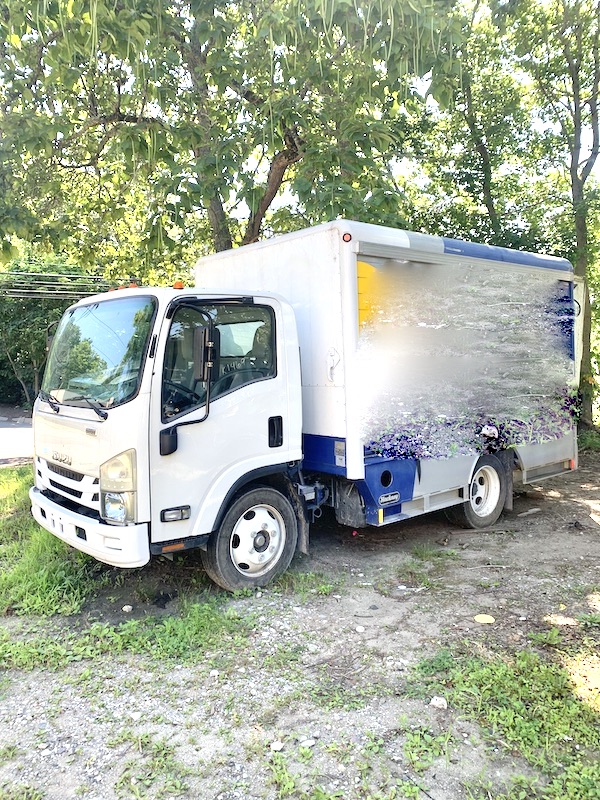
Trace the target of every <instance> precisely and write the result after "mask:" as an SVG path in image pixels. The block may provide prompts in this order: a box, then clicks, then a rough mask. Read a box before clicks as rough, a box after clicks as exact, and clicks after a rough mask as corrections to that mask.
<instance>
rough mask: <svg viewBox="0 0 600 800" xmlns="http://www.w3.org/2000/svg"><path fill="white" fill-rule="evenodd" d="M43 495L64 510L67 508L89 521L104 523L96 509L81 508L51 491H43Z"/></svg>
mask: <svg viewBox="0 0 600 800" xmlns="http://www.w3.org/2000/svg"><path fill="white" fill-rule="evenodd" d="M42 494H43V495H44V497H47V498H48V500H52V502H53V503H56V504H57V505H59V506H62V508H66V509H68V510H69V511H74V512H75V513H76V514H82V515H83V516H86V517H89V519H93V520H96V521H97V522H103V521H104V520H102V519H101V517H100V514H99V513H98V512H97V511H96V510H95V509H93V508H87V507H86V506H80V505H78V504H77V503H75V502H73V501H72V500H68V499H67V498H66V497H61V495H59V494H55V492H52V491H51V490H50V489H42Z"/></svg>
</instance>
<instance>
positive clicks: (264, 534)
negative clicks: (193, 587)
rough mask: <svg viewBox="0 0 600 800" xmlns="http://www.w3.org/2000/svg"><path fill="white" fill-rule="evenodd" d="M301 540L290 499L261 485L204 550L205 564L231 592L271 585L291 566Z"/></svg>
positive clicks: (230, 513)
mask: <svg viewBox="0 0 600 800" xmlns="http://www.w3.org/2000/svg"><path fill="white" fill-rule="evenodd" d="M297 539H298V523H297V520H296V516H295V514H294V510H293V508H292V505H291V503H290V501H289V500H288V499H287V497H285V495H283V494H281V492H278V491H277V490H276V489H271V488H269V487H267V486H264V487H258V488H256V489H251V490H250V491H248V492H246V493H245V494H243V495H242V496H241V497H238V499H237V500H236V501H235V502H234V503H233V505H232V506H231V508H230V509H229V511H228V512H227V513H226V514H225V517H224V518H223V522H222V524H221V527H220V528H219V530H218V531H216V532H215V533H213V535H212V536H211V537H210V539H209V541H208V546H207V549H206V552H204V551H202V563H203V566H204V569H205V570H206V572H207V574H208V576H209V577H210V578H211V579H212V580H213V581H214V582H215V583H217V584H218V585H219V586H221V587H222V588H223V589H227V591H229V592H233V591H235V590H236V589H246V588H252V587H255V586H266V585H267V584H268V583H271V581H273V580H274V579H275V578H277V577H278V576H279V575H281V574H282V572H285V570H286V569H287V568H288V566H289V565H290V561H291V560H292V558H293V556H294V552H295V551H296V542H297Z"/></svg>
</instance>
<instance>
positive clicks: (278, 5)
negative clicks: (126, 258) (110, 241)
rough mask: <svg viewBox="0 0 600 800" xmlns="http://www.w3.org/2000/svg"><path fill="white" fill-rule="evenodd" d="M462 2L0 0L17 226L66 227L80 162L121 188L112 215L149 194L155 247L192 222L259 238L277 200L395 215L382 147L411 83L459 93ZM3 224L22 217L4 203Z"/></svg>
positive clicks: (63, 231) (58, 233)
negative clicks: (26, 189)
mask: <svg viewBox="0 0 600 800" xmlns="http://www.w3.org/2000/svg"><path fill="white" fill-rule="evenodd" d="M451 5H452V0H376V2H372V0H306V1H305V2H302V3H300V2H299V0H238V2H228V1H227V0H188V1H186V0H117V2H112V1H111V2H108V0H95V1H94V2H91V1H90V0H56V2H53V3H46V2H41V1H40V2H35V3H33V4H30V5H27V4H26V5H25V6H23V4H22V3H20V2H17V0H4V2H0V41H1V42H2V43H1V44H0V76H1V81H0V109H1V111H0V113H1V114H2V129H3V133H2V140H0V147H1V148H3V149H4V151H5V152H10V153H11V154H12V155H11V159H12V161H13V168H12V173H13V174H15V175H17V176H19V175H21V176H24V177H25V176H26V178H27V180H28V181H29V182H30V184H32V185H35V184H36V183H37V184H39V188H40V191H38V192H37V193H33V192H32V193H29V194H28V196H27V197H26V198H20V202H19V204H18V206H15V207H18V209H19V225H20V229H22V228H23V227H25V229H26V230H27V234H28V235H29V236H41V235H43V234H45V235H48V234H50V235H52V236H53V237H54V241H55V242H60V241H61V238H63V237H64V236H65V235H67V234H69V235H70V234H71V232H72V228H70V227H69V228H65V226H64V224H63V223H64V209H65V206H66V202H65V201H66V200H68V197H67V195H68V187H69V186H70V184H72V182H73V181H80V180H81V176H84V181H83V182H84V183H85V182H87V183H88V184H89V186H93V185H95V186H96V187H97V194H98V196H102V195H104V196H105V195H107V194H111V195H112V203H109V202H107V201H106V197H105V198H104V199H103V200H101V201H100V203H99V206H101V207H102V209H103V210H104V212H105V214H106V217H107V219H108V220H110V219H111V218H112V216H113V215H115V214H118V213H119V210H121V209H122V208H123V198H124V197H125V196H126V195H127V193H130V196H136V193H138V192H140V191H141V192H143V194H144V200H145V202H144V203H143V206H144V208H145V230H144V236H143V239H144V242H145V247H146V251H157V250H158V251H163V249H165V248H166V249H169V248H171V249H175V250H176V249H177V247H178V246H179V245H180V244H181V242H182V241H185V240H186V239H187V238H188V237H187V232H188V230H189V229H190V227H191V228H192V230H193V229H194V225H196V226H197V225H198V219H200V220H202V225H204V226H205V227H203V228H202V230H203V231H205V230H206V226H208V229H209V231H210V236H211V240H212V248H214V249H215V250H222V249H225V248H229V247H231V246H232V244H233V243H247V242H250V241H254V240H255V239H257V238H258V237H259V236H260V235H261V231H262V228H263V226H264V223H265V220H266V218H267V214H268V213H269V211H270V210H272V209H273V204H274V202H275V201H276V200H277V202H278V204H279V205H280V206H281V205H287V206H289V205H291V204H297V205H298V207H299V212H300V214H304V215H305V220H308V221H310V222H314V221H320V220H321V219H323V218H330V217H332V216H338V215H340V214H342V213H343V214H347V215H349V216H355V217H356V216H357V217H362V218H367V219H369V218H371V219H372V218H377V219H380V220H382V219H383V220H384V221H392V220H393V219H395V220H396V221H398V213H397V202H396V201H395V198H394V194H393V188H394V187H393V184H391V183H390V180H389V170H388V161H389V159H390V157H392V156H395V155H397V153H398V152H399V151H400V150H401V148H402V140H403V115H402V106H403V102H404V99H405V98H406V96H407V95H408V93H409V89H408V83H407V80H408V79H409V78H410V77H411V76H412V75H414V74H424V73H427V72H430V71H431V76H432V87H433V90H434V91H435V92H436V93H438V94H440V95H441V94H443V93H444V91H447V84H448V81H449V80H451V79H453V77H454V75H455V70H456V68H457V65H456V61H455V59H454V57H453V54H452V49H453V41H454V38H455V37H456V36H457V35H458V33H459V31H458V30H457V29H456V24H455V21H454V19H453V17H452V15H451V14H450V9H451ZM87 191H88V192H91V189H90V188H88V190H87ZM13 192H14V187H13ZM88 196H90V195H88ZM49 197H52V198H53V206H52V207H51V208H48V205H47V198H49ZM41 205H44V207H43V208H40V206H41ZM117 218H118V217H117ZM283 219H286V221H287V222H289V217H286V215H285V214H280V215H279V216H278V215H277V214H276V213H275V214H273V215H272V217H271V224H277V222H278V221H282V220H283ZM0 229H2V231H3V232H4V233H5V234H6V233H9V234H10V233H11V231H14V230H15V226H14V225H12V226H11V219H10V217H9V216H7V212H6V208H4V213H3V209H2V208H0ZM42 229H43V230H42Z"/></svg>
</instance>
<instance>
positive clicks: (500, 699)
mask: <svg viewBox="0 0 600 800" xmlns="http://www.w3.org/2000/svg"><path fill="white" fill-rule="evenodd" d="M414 685H415V686H416V687H418V688H417V691H419V692H421V693H423V694H425V693H426V694H427V695H429V694H430V693H431V692H432V691H439V692H440V693H443V694H444V696H445V697H446V698H447V700H448V703H449V704H450V705H451V706H452V707H454V708H457V709H460V710H461V711H462V712H463V713H464V714H466V715H468V716H470V717H472V718H474V719H475V720H477V721H478V722H479V723H480V724H481V725H482V726H483V728H484V729H485V730H487V732H488V736H489V738H490V739H491V740H493V741H496V742H500V743H502V745H503V746H505V747H507V748H509V749H510V750H511V751H514V752H515V753H518V754H519V755H520V756H521V757H523V758H525V759H526V760H527V761H528V762H529V763H530V764H531V765H532V766H534V767H536V768H537V769H538V770H539V771H540V773H541V774H542V775H543V781H542V783H541V785H540V782H539V781H537V780H534V781H531V780H529V781H527V782H526V786H525V787H524V786H523V784H522V783H520V784H519V785H517V784H515V785H514V786H513V787H512V788H511V789H510V790H509V792H508V794H506V795H503V796H502V797H501V798H498V800H522V799H525V798H526V799H527V800H528V799H529V798H530V797H538V798H540V800H542V799H543V800H583V798H598V797H600V789H599V787H600V766H599V765H598V764H599V762H598V756H599V755H600V725H599V724H598V716H597V714H596V713H595V712H594V710H593V709H592V708H591V707H590V706H589V705H587V704H586V703H585V702H583V701H582V700H580V699H579V698H578V697H577V696H576V695H575V692H574V686H573V683H572V681H571V679H570V676H569V674H568V673H567V671H566V670H565V669H564V668H563V667H561V666H559V665H557V664H554V663H551V662H547V661H545V660H543V659H542V658H541V657H540V656H538V655H536V654H535V653H533V652H530V651H527V650H524V651H521V652H519V653H517V654H515V655H514V656H512V657H511V656H508V655H507V654H504V655H502V654H500V655H490V656H488V657H487V658H485V657H483V656H481V657H470V656H466V655H456V656H452V654H451V653H450V652H449V651H447V650H446V651H441V652H440V653H439V654H438V655H437V656H435V657H434V658H433V659H429V660H427V661H424V662H422V663H421V664H420V665H419V666H418V667H417V669H416V671H415V676H414ZM544 784H545V785H544Z"/></svg>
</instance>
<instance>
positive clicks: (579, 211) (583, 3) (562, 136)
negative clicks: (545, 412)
mask: <svg viewBox="0 0 600 800" xmlns="http://www.w3.org/2000/svg"><path fill="white" fill-rule="evenodd" d="M494 10H495V14H496V20H497V21H498V23H499V24H500V26H501V29H502V30H505V31H506V32H507V34H508V35H509V36H510V39H511V41H512V43H513V46H514V48H515V52H516V53H517V55H518V56H519V59H520V64H521V67H522V68H523V69H524V70H525V71H526V72H527V73H528V74H529V75H530V76H531V79H532V81H533V85H534V88H535V91H536V93H537V96H538V99H539V107H540V112H541V116H542V118H543V119H544V120H545V121H546V122H547V124H548V126H549V129H548V138H549V140H550V141H551V142H552V144H553V148H554V152H555V163H556V165H557V167H558V168H563V169H566V171H567V175H568V180H569V185H570V193H571V207H572V217H573V225H574V231H575V254H574V262H575V274H576V275H577V276H579V277H580V278H582V279H583V280H585V281H586V283H587V284H588V285H589V277H590V276H589V268H590V264H591V261H592V256H593V249H592V241H591V239H590V218H591V215H592V214H593V213H594V211H596V212H597V211H598V195H597V193H596V192H592V191H590V189H589V187H590V184H591V182H592V177H593V170H594V167H595V166H596V164H597V163H598V157H599V156H600V0H550V1H549V2H542V1H541V0H518V2H517V0H507V1H505V0H499V1H498V2H496V3H495V5H494ZM590 336H591V308H590V302H589V293H588V291H587V289H586V299H585V305H584V352H583V371H582V376H583V377H582V393H583V397H584V408H583V418H584V421H587V422H591V418H592V415H591V408H592V395H593V391H592V384H593V376H592V369H591V352H590Z"/></svg>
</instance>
